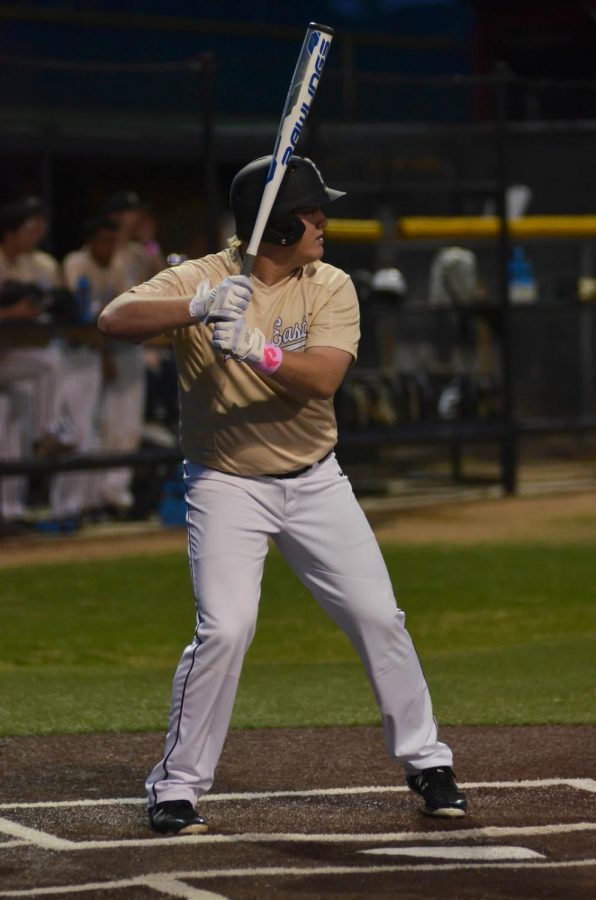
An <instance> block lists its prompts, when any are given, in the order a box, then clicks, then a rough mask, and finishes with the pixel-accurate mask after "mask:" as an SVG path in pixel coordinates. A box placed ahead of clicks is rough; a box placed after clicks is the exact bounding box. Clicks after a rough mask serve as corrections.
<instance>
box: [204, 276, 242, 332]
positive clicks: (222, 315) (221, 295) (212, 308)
mask: <svg viewBox="0 0 596 900" xmlns="http://www.w3.org/2000/svg"><path fill="white" fill-rule="evenodd" d="M252 292H253V284H252V281H251V279H250V278H248V277H247V276H246V275H231V276H230V277H229V278H224V280H223V281H221V282H220V283H219V284H216V285H215V287H214V288H212V289H211V290H209V280H208V279H205V280H204V281H202V282H201V284H200V285H199V286H198V288H197V292H196V294H195V295H194V297H193V298H192V300H191V301H190V306H189V312H190V314H191V316H192V317H193V318H194V319H196V320H197V322H204V323H205V324H206V325H207V324H209V323H210V322H218V321H232V320H234V319H237V318H238V317H239V316H241V315H242V314H243V312H244V311H245V310H246V307H247V306H248V304H249V301H250V298H251V295H252Z"/></svg>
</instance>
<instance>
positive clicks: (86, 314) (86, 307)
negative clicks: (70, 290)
mask: <svg viewBox="0 0 596 900" xmlns="http://www.w3.org/2000/svg"><path fill="white" fill-rule="evenodd" d="M75 296H76V301H77V310H78V314H79V322H80V323H81V324H84V325H87V324H89V322H91V321H92V318H93V317H92V315H91V282H90V281H89V278H88V277H87V275H81V277H80V278H79V280H78V281H77V290H76V295H75Z"/></svg>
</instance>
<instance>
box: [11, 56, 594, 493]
mask: <svg viewBox="0 0 596 900" xmlns="http://www.w3.org/2000/svg"><path fill="white" fill-rule="evenodd" d="M344 62H345V61H344ZM193 65H195V71H198V70H197V69H196V64H193ZM208 68H209V69H210V73H211V77H212V75H213V66H212V65H211V64H208ZM89 71H91V69H89ZM342 71H343V75H342V77H343V78H344V81H345V80H346V79H347V78H348V76H347V75H346V72H345V71H344V70H342ZM333 74H334V73H333V71H331V77H333ZM335 76H336V77H338V73H337V72H336V73H335ZM349 78H351V79H355V80H357V79H358V74H357V73H354V72H350V73H349ZM365 80H366V79H365ZM368 81H371V78H368ZM377 81H378V79H377V76H375V77H374V78H373V79H372V81H371V83H373V82H374V83H377ZM385 81H386V82H387V83H389V84H390V85H394V86H397V85H401V86H402V87H403V88H406V87H407V86H408V85H411V84H420V85H427V86H429V85H430V86H431V87H432V88H433V89H437V90H445V89H447V90H448V91H453V90H455V91H457V90H461V89H464V90H468V91H469V90H472V91H473V92H475V94H476V96H477V97H478V96H481V97H482V98H484V102H483V109H484V111H485V113H486V111H487V110H488V114H487V115H485V116H484V124H483V130H484V134H485V135H486V133H487V128H488V133H489V138H490V143H491V146H492V149H493V153H494V156H493V159H492V162H491V164H490V165H489V166H488V168H489V169H490V170H491V171H490V177H489V178H484V179H482V180H481V181H479V180H478V179H476V180H470V181H468V182H466V181H465V180H462V179H461V178H458V179H457V180H456V181H455V182H453V183H449V184H447V183H442V184H432V183H430V184H429V183H417V184H411V183H407V184H406V183H405V182H404V181H403V180H401V181H398V182H397V184H391V183H387V184H383V185H381V186H380V190H381V191H383V193H384V195H385V199H386V200H388V201H389V203H390V202H391V200H392V194H393V193H398V194H399V193H400V192H401V193H403V191H404V190H407V191H408V192H409V194H410V196H411V197H412V196H413V197H414V198H415V197H416V196H417V195H419V196H422V195H423V194H424V195H425V196H427V195H428V193H429V192H432V191H436V192H437V193H442V194H451V193H454V192H457V193H458V195H459V196H468V195H469V196H480V195H482V196H483V197H489V198H491V199H492V200H493V202H494V215H492V216H481V217H479V216H460V215H452V216H441V217H437V216H401V217H395V218H394V219H393V220H390V221H389V226H388V219H387V217H386V216H385V217H384V218H383V219H377V218H374V217H371V218H368V219H364V218H353V219H350V220H345V219H344V220H332V221H331V222H330V226H329V231H328V239H329V241H330V245H331V246H332V247H333V246H334V245H339V244H344V245H346V246H355V245H357V244H358V245H361V246H362V245H366V247H367V248H371V247H373V246H375V245H379V246H381V247H382V248H383V250H384V253H385V256H387V254H388V252H390V251H391V250H392V248H395V246H400V247H403V246H404V245H407V244H409V245H411V246H412V245H416V246H418V247H420V246H421V245H423V244H425V243H428V245H429V246H437V245H438V244H440V243H442V242H444V241H445V240H446V239H449V240H451V241H453V240H457V241H458V242H464V243H466V242H468V243H476V244H477V243H478V242H481V243H484V244H485V245H490V246H491V247H492V249H493V252H494V255H495V258H496V266H495V285H494V296H493V299H492V302H491V303H489V304H488V305H487V306H486V307H485V308H484V310H483V311H482V314H484V315H486V313H487V311H488V313H489V314H490V316H491V317H492V320H493V324H496V333H497V334H498V352H499V357H500V377H499V382H498V385H497V388H498V394H499V407H498V412H497V413H496V414H495V415H493V416H491V418H490V420H487V419H484V420H477V419H474V418H469V417H468V418H466V417H464V418H462V419H459V420H457V421H448V422H445V421H437V420H434V421H432V420H429V419H420V420H419V421H402V422H398V423H397V424H392V425H388V426H383V427H379V426H377V425H374V424H373V425H369V426H368V427H366V428H354V427H350V426H349V425H345V424H343V423H342V417H341V415H340V438H339V451H340V454H344V453H345V454H349V453H350V452H352V451H355V450H358V449H364V450H365V451H366V452H369V451H370V453H371V454H372V455H374V453H375V450H376V449H378V448H379V447H382V446H386V445H388V444H411V445H414V444H415V445H430V446H437V447H446V448H448V450H449V451H450V453H451V458H452V461H453V475H454V477H459V476H460V475H461V471H462V466H461V450H462V448H464V447H465V446H467V445H473V444H485V443H489V444H494V445H496V446H497V447H498V448H499V454H500V466H499V472H498V475H497V476H496V478H495V481H496V482H497V483H500V484H501V485H502V486H503V489H504V491H505V492H507V493H514V492H515V491H516V489H517V474H518V448H519V441H520V439H521V438H522V437H523V436H525V435H530V434H531V435H544V434H549V433H557V434H560V433H565V434H578V433H586V432H591V431H593V430H594V429H595V428H596V415H595V412H596V410H595V409H594V403H593V392H592V396H591V397H590V396H588V397H587V399H586V402H585V403H584V405H583V407H582V408H581V409H579V410H576V411H574V412H572V413H571V414H568V415H567V414H557V415H554V414H551V415H547V416H542V417H534V418H528V417H525V416H523V415H520V414H519V412H518V410H517V409H516V396H515V390H516V385H515V368H516V359H515V358H514V347H513V343H514V341H513V336H512V330H513V327H514V323H515V320H516V319H519V318H520V316H522V317H523V316H527V315H532V316H534V317H535V318H536V320H538V319H540V318H541V317H544V316H545V315H550V314H551V313H552V310H551V311H549V310H547V309H546V308H545V307H543V306H542V304H540V303H537V304H536V305H535V307H534V308H532V309H531V310H529V309H528V310H526V309H524V310H522V309H514V308H513V306H512V303H511V297H510V286H509V281H508V276H507V271H508V268H507V267H508V262H509V259H510V257H511V249H512V244H513V241H514V240H515V241H517V240H524V241H526V240H542V241H549V240H550V241H552V240H560V239H563V240H566V241H573V240H582V241H586V240H592V239H593V238H594V236H595V230H594V225H595V223H594V216H593V215H592V214H591V213H586V214H584V215H574V216H572V215H564V216H551V217H549V216H541V217H539V219H536V218H534V217H524V218H523V219H519V220H517V221H516V220H512V219H511V218H510V217H509V216H508V215H507V190H508V188H509V186H510V184H511V183H512V181H513V180H514V175H515V173H512V172H511V170H510V167H509V155H510V149H511V141H512V135H511V128H510V124H511V123H510V119H509V110H510V100H509V96H510V92H511V91H512V90H513V89H520V90H523V91H531V92H534V93H536V92H540V91H542V90H574V89H576V88H577V84H576V83H570V82H556V83H555V82H552V81H549V82H544V84H543V83H540V82H536V81H533V82H531V83H530V82H527V81H524V80H521V79H516V78H515V76H513V75H512V74H511V73H510V72H508V71H507V70H505V69H502V68H501V69H500V70H499V71H497V72H495V73H494V74H493V75H490V76H482V77H475V76H469V77H468V76H453V77H441V78H430V79H429V78H426V79H425V78H415V79H412V78H407V77H403V76H387V78H386V79H385ZM581 88H582V89H584V90H586V91H588V92H590V93H592V92H593V91H596V82H594V83H592V82H589V83H584V84H582V85H581ZM353 94H354V92H353V90H352V89H350V91H348V92H347V95H349V96H353ZM211 96H212V95H211ZM487 97H489V98H492V99H490V100H489V102H488V103H487V102H486V98H487ZM205 106H206V109H203V115H204V116H205V118H204V120H203V131H204V135H205V144H204V147H203V151H202V153H201V158H200V160H198V163H197V164H198V165H199V166H200V167H201V168H202V169H203V171H204V173H205V190H206V193H207V194H209V192H211V196H212V197H213V196H214V193H213V192H214V190H215V181H216V176H217V130H216V129H214V128H213V124H214V123H213V118H214V116H213V112H214V111H213V108H212V104H211V101H209V102H207V103H206V104H205ZM198 108H199V107H197V109H198ZM491 116H492V120H491ZM487 123H488V124H487ZM559 130H560V128H559ZM428 132H429V134H432V126H429V129H428ZM338 133H339V132H338ZM555 133H556V130H555ZM332 135H333V126H330V128H329V129H327V130H326V131H325V133H323V129H322V128H321V127H320V124H319V123H317V121H316V117H315V119H314V121H313V127H312V134H311V135H310V137H309V135H307V141H308V140H310V141H311V144H312V145H314V146H315V147H319V148H320V149H321V152H322V153H323V157H324V158H325V155H326V154H327V155H328V154H329V153H330V152H331V146H332V143H333V136H332ZM46 168H47V167H46ZM42 170H43V166H42ZM46 182H47V178H46ZM360 188H361V192H362V194H364V193H365V192H366V191H367V190H368V191H371V190H372V191H373V193H375V194H378V193H379V188H378V187H375V186H372V187H371V184H370V180H367V178H364V179H363V181H362V183H361V185H360ZM385 208H386V207H385ZM572 303H573V305H574V306H577V308H578V311H579V308H580V306H581V317H583V319H585V320H586V321H587V323H588V324H587V325H586V329H585V331H586V333H587V334H589V335H592V336H593V334H594V306H593V303H592V302H586V303H583V304H580V301H579V300H578V298H577V297H576V298H574V299H573V301H572ZM474 312H475V311H474V310H470V309H468V310H459V311H458V312H457V315H458V316H460V317H466V316H469V315H471V314H473V313H474ZM561 312H562V311H561ZM556 315H558V311H556V310H555V316H556ZM585 343H587V344H588V345H589V346H588V347H587V349H586V346H584V348H583V352H582V356H581V360H580V361H581V365H582V367H583V369H582V374H581V380H582V383H583V384H584V385H588V386H589V384H590V383H592V381H593V371H592V370H591V369H590V366H592V367H593V337H591V338H590V340H588V341H587V342H585ZM554 362H555V361H554V360H553V364H554ZM586 367H587V369H586ZM357 372H358V369H357V368H355V369H354V373H357ZM587 393H588V395H589V393H590V391H589V390H588V392H587ZM340 403H341V397H340ZM177 461H179V454H178V453H177V452H176V451H175V450H155V451H153V450H152V451H147V452H143V453H139V454H126V455H119V454H118V455H116V454H111V455H105V454H97V455H94V456H88V457H78V456H76V455H73V456H71V457H68V458H63V459H59V460H21V461H8V460H3V461H0V477H7V476H9V475H14V474H17V473H23V474H26V473H28V472H29V473H31V472H41V471H44V472H47V473H49V472H54V471H69V470H75V469H85V468H88V469H96V468H102V467H109V466H116V465H123V464H126V465H143V466H147V465H148V466H152V465H155V466H159V465H162V464H170V463H175V462H177Z"/></svg>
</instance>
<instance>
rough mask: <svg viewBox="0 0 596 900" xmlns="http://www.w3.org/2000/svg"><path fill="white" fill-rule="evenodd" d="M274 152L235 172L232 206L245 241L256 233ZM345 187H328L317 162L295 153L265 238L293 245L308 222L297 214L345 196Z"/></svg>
mask: <svg viewBox="0 0 596 900" xmlns="http://www.w3.org/2000/svg"><path fill="white" fill-rule="evenodd" d="M271 159H272V157H271V156H261V157H259V159H255V160H253V161H252V162H251V163H249V164H248V165H247V166H244V168H243V169H240V171H239V172H238V173H237V174H236V175H235V176H234V179H233V181H232V186H231V188H230V207H231V209H232V212H233V213H234V218H235V219H236V233H237V235H238V237H239V238H241V239H242V240H244V241H247V240H249V238H250V235H251V233H252V229H253V226H254V224H255V220H256V218H257V212H258V209H259V203H260V202H261V196H262V194H263V190H264V188H265V179H266V178H267V173H268V172H269V167H270V165H271ZM344 194H345V191H335V190H333V189H332V188H328V187H327V186H326V184H325V182H324V181H323V177H322V175H321V173H320V172H319V170H318V169H317V167H316V166H315V164H314V162H313V161H312V160H311V159H307V158H306V157H302V156H292V157H290V161H289V162H288V165H287V169H286V172H285V174H284V177H283V179H282V182H281V185H280V188H279V191H278V193H277V197H276V198H275V203H274V204H273V209H272V210H271V215H270V216H269V219H268V221H267V225H266V227H265V231H264V232H263V237H262V240H264V241H267V242H268V243H270V244H281V245H283V246H290V245H291V244H295V243H296V241H298V240H299V239H300V237H301V236H302V235H303V233H304V225H303V223H302V222H301V221H300V219H299V218H298V217H297V216H296V215H295V214H294V213H295V211H296V210H299V209H307V208H308V207H311V206H325V205H326V204H327V203H331V201H332V200H337V199H338V198H339V197H343V196H344Z"/></svg>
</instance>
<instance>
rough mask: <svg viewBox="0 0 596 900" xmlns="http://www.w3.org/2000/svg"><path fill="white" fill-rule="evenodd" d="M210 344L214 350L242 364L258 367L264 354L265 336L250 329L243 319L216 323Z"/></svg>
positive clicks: (256, 329)
mask: <svg viewBox="0 0 596 900" xmlns="http://www.w3.org/2000/svg"><path fill="white" fill-rule="evenodd" d="M211 344H212V345H213V346H214V347H215V349H216V350H221V351H222V353H225V354H227V355H228V356H233V357H234V359H239V360H241V361H242V362H247V363H252V364H253V365H260V364H261V363H262V362H263V357H264V354H265V335H264V334H263V332H262V331H260V330H259V329H258V328H251V327H250V326H249V325H247V324H246V319H245V318H244V317H241V318H238V319H236V320H235V321H233V322H216V323H215V326H214V329H213V337H212V338H211Z"/></svg>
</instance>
